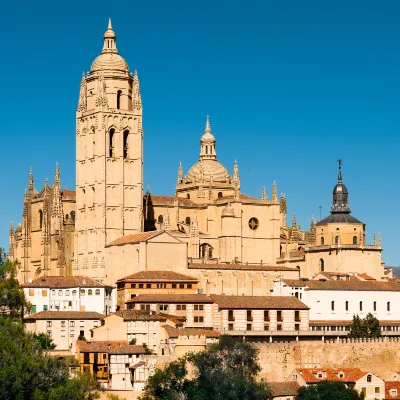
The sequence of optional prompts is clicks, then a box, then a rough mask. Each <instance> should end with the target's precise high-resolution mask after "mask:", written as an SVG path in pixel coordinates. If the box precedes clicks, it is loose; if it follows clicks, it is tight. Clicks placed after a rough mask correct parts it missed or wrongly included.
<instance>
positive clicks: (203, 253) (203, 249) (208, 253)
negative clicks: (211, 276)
mask: <svg viewBox="0 0 400 400" xmlns="http://www.w3.org/2000/svg"><path fill="white" fill-rule="evenodd" d="M200 257H201V258H207V257H208V258H213V248H212V246H210V245H209V244H208V243H203V244H202V245H201V246H200Z"/></svg>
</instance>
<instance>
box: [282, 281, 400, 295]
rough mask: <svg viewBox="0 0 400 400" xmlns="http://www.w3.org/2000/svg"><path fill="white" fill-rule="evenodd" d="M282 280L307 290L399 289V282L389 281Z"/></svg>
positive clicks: (388, 290) (395, 290)
mask: <svg viewBox="0 0 400 400" xmlns="http://www.w3.org/2000/svg"><path fill="white" fill-rule="evenodd" d="M282 282H283V283H284V284H286V285H288V286H299V287H306V288H308V289H309V290H351V291H355V290H356V291H360V292H362V291H381V292H383V291H387V292H398V291H400V283H397V282H394V281H390V282H386V281H359V280H353V281H335V280H326V281H319V280H308V281H303V280H299V279H282Z"/></svg>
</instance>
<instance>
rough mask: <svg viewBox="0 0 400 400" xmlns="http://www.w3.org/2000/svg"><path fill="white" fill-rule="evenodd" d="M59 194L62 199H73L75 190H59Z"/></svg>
mask: <svg viewBox="0 0 400 400" xmlns="http://www.w3.org/2000/svg"><path fill="white" fill-rule="evenodd" d="M61 196H62V199H63V200H75V198H76V191H75V190H67V189H64V190H61Z"/></svg>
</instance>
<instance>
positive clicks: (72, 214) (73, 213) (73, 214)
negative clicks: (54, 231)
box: [70, 211, 75, 222]
mask: <svg viewBox="0 0 400 400" xmlns="http://www.w3.org/2000/svg"><path fill="white" fill-rule="evenodd" d="M70 215H71V218H72V221H74V222H75V211H71V213H70Z"/></svg>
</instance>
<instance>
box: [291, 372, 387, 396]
mask: <svg viewBox="0 0 400 400" xmlns="http://www.w3.org/2000/svg"><path fill="white" fill-rule="evenodd" d="M287 381H296V382H297V383H298V384H299V385H300V386H308V385H313V384H316V383H318V382H322V381H339V382H343V383H344V384H345V385H346V386H347V387H350V388H353V389H355V390H357V391H358V392H359V393H363V394H364V399H366V400H367V399H385V382H384V381H383V380H382V379H380V378H378V377H377V376H376V375H373V374H371V373H369V372H367V371H362V370H360V369H358V368H300V369H295V370H294V371H292V372H291V373H290V375H289V377H288V379H287Z"/></svg>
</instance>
